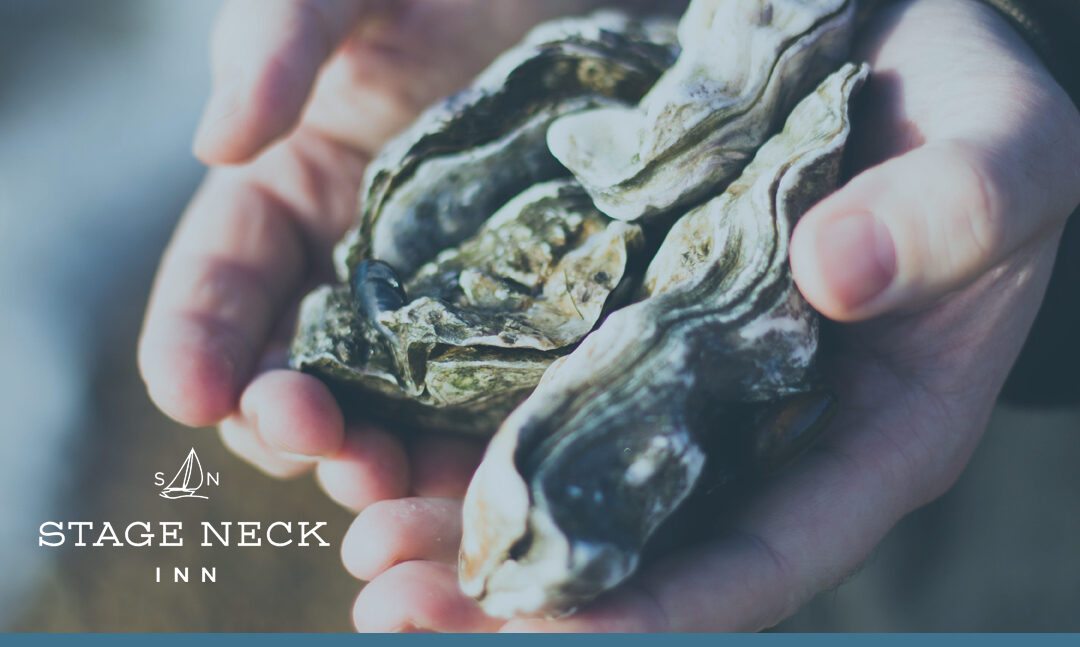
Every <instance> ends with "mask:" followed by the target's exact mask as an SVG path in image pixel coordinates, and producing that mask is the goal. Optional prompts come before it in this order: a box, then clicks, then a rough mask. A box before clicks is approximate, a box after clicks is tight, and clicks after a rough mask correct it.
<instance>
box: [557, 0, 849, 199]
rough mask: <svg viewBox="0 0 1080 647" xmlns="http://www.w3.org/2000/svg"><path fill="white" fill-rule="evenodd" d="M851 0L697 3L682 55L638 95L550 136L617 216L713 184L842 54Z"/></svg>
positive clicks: (732, 171)
mask: <svg viewBox="0 0 1080 647" xmlns="http://www.w3.org/2000/svg"><path fill="white" fill-rule="evenodd" d="M854 4H855V3H854V2H853V0H734V1H727V2H725V1H721V0H712V1H709V2H703V1H697V2H693V3H691V5H690V8H689V10H688V11H687V13H686V15H685V16H684V17H683V19H682V20H681V21H680V23H679V30H678V36H679V41H680V43H681V45H682V47H683V53H682V55H681V56H680V57H679V59H678V61H677V62H676V63H675V65H674V66H673V67H672V68H671V69H670V70H668V71H667V72H666V73H665V74H664V76H663V77H661V79H660V80H659V81H658V82H657V83H656V85H655V86H654V87H653V88H652V89H651V90H650V91H649V93H648V94H647V95H645V97H644V99H643V100H642V101H641V103H640V104H639V105H638V106H636V107H622V106H609V107H604V108H598V109H596V110H589V111H584V112H579V113H575V114H571V115H568V116H566V117H563V118H561V119H559V120H558V121H556V122H555V123H554V124H553V126H552V128H551V129H550V131H549V133H548V145H549V146H550V148H551V151H552V152H553V153H554V154H555V156H556V157H557V158H558V159H559V161H561V162H562V163H563V164H564V165H565V166H566V167H567V168H569V169H570V170H571V171H572V172H573V173H574V175H575V176H576V177H577V178H578V179H579V180H580V181H581V182H582V184H584V185H585V188H586V189H587V190H588V191H589V193H590V195H592V196H593V199H594V200H595V201H596V206H597V207H598V208H599V209H600V210H601V211H603V212H604V213H606V214H608V215H609V216H611V217H613V218H619V219H622V220H636V219H638V218H642V217H647V216H652V215H656V214H662V213H666V212H668V211H670V210H671V209H674V208H677V207H681V206H687V205H691V204H693V203H695V202H700V201H701V200H702V199H703V198H706V197H708V196H710V195H716V193H718V192H719V190H722V189H723V187H724V185H726V183H727V182H729V181H730V180H731V179H732V178H733V177H734V176H735V175H736V174H737V173H738V172H739V171H740V170H741V169H742V167H743V166H745V165H746V163H747V162H748V161H749V159H750V157H751V156H753V154H754V151H755V150H757V148H758V147H759V146H761V144H762V142H764V141H765V139H766V138H767V137H768V136H769V135H771V134H772V133H774V132H776V129H777V127H778V126H779V125H780V124H781V123H783V120H784V118H785V117H786V116H787V114H788V113H789V112H790V111H791V108H792V106H794V105H795V102H797V101H798V100H799V99H801V98H802V97H803V96H805V95H806V93H807V92H809V91H810V90H811V89H812V88H813V87H814V86H816V85H817V84H818V82H819V81H821V79H823V78H824V77H825V75H826V74H828V73H829V72H831V71H833V70H835V69H836V68H837V67H839V66H840V64H841V63H842V62H843V61H844V60H846V58H847V53H848V51H849V48H850V39H851V25H852V20H853V12H854Z"/></svg>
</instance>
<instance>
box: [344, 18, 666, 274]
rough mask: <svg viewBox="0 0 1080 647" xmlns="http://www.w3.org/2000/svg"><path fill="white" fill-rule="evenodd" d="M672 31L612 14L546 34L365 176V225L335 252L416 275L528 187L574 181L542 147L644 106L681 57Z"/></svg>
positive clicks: (425, 120)
mask: <svg viewBox="0 0 1080 647" xmlns="http://www.w3.org/2000/svg"><path fill="white" fill-rule="evenodd" d="M671 24H672V23H671V21H670V20H667V19H655V20H646V21H640V20H635V19H632V18H630V17H628V16H626V15H624V14H622V13H618V12H614V11H605V12H598V13H596V14H593V15H592V16H590V17H587V18H569V19H565V20H559V21H554V22H550V23H546V24H544V25H541V26H540V27H537V28H536V29H535V30H533V31H532V32H531V33H530V34H529V35H528V36H527V37H526V39H525V40H524V42H522V44H521V45H519V46H517V47H515V48H513V49H511V50H509V51H507V52H506V53H504V54H503V55H502V56H500V57H499V59H498V60H496V61H495V62H494V63H493V64H492V65H491V66H490V67H489V68H488V69H487V70H485V71H484V73H483V74H481V75H480V76H479V77H478V78H477V79H476V81H475V82H474V83H473V84H472V85H471V86H470V87H468V88H466V89H465V90H463V91H461V92H460V93H458V94H457V95H455V96H453V97H451V98H450V99H449V100H447V101H445V102H443V103H442V104H439V105H437V106H435V107H433V108H432V109H430V110H428V111H426V112H425V113H424V114H423V115H421V117H420V118H419V119H418V120H417V121H416V122H415V123H414V124H413V125H412V126H411V127H410V128H409V129H408V130H407V131H405V132H404V133H402V134H401V135H400V136H398V137H396V138H394V140H393V141H392V142H390V143H389V144H388V145H387V146H386V148H385V149H384V150H383V151H382V152H381V153H380V154H379V155H378V156H377V157H376V159H374V160H373V161H372V163H371V165H370V166H369V167H368V170H367V181H366V188H365V190H364V191H363V194H362V203H363V212H362V213H361V218H360V225H359V226H358V227H357V228H356V230H355V231H353V232H352V233H350V234H349V235H348V236H346V239H345V241H344V242H343V244H342V245H340V246H339V247H338V253H337V267H338V274H339V278H340V279H341V280H346V279H347V276H348V274H349V273H350V269H351V268H352V267H355V265H356V264H357V262H358V261H359V260H360V259H362V258H378V259H381V260H384V261H386V262H388V263H390V264H391V265H393V266H394V267H395V268H396V269H397V270H398V271H399V272H400V273H401V274H402V275H409V274H411V273H412V272H413V271H415V270H416V269H417V268H418V267H419V266H420V265H421V264H423V263H424V262H427V261H428V260H431V258H432V257H433V256H434V255H435V254H436V253H438V252H439V251H441V250H443V249H447V248H449V247H453V246H455V245H457V244H458V243H459V242H461V241H462V240H464V239H465V238H466V237H468V236H469V235H471V234H472V232H473V231H475V230H476V228H477V227H478V226H479V225H480V224H481V223H482V222H483V221H484V220H486V219H487V218H488V216H490V215H491V214H492V213H493V212H494V211H495V210H496V209H497V208H499V207H500V206H502V205H503V204H505V203H506V202H507V201H508V200H509V199H510V198H512V197H514V196H515V195H517V194H518V193H520V192H521V191H523V190H524V189H525V188H526V187H528V186H530V185H532V184H534V183H537V182H543V181H546V180H550V179H554V178H557V177H561V176H565V175H567V172H566V169H565V168H563V167H562V166H561V165H560V164H559V163H558V161H557V160H556V159H555V158H554V157H552V155H551V153H550V152H549V151H548V149H547V146H546V144H545V137H546V134H547V129H548V126H549V125H550V124H551V122H552V121H553V120H554V119H555V118H557V117H559V116H562V115H564V114H567V113H570V112H574V111H577V110H582V109H585V108H590V107H595V106H599V105H611V106H615V105H623V104H632V103H635V102H637V101H638V100H639V99H640V98H641V96H642V95H643V94H644V93H645V92H646V91H647V90H648V89H649V88H650V87H651V86H652V85H653V84H654V83H655V81H656V79H657V78H658V77H659V76H660V74H661V73H662V72H663V71H664V70H665V69H667V67H668V66H670V65H671V63H672V61H674V59H675V54H676V51H677V48H676V45H675V43H674V40H673V36H674V33H673V29H672V28H671Z"/></svg>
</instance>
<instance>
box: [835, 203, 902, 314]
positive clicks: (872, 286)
mask: <svg viewBox="0 0 1080 647" xmlns="http://www.w3.org/2000/svg"><path fill="white" fill-rule="evenodd" d="M816 247H817V256H818V259H819V260H818V262H819V267H820V268H821V272H822V274H823V278H824V280H825V282H826V284H827V285H829V286H830V287H831V289H832V292H833V294H834V295H835V296H836V298H837V299H839V300H840V302H841V303H843V304H844V305H845V306H847V307H849V308H853V307H857V306H861V305H863V304H865V303H867V302H869V301H870V300H871V299H873V298H875V297H877V296H879V295H880V294H881V293H883V292H884V291H885V289H886V288H888V287H889V285H891V284H892V282H893V279H894V278H895V277H896V247H895V246H894V244H893V239H892V235H891V234H890V233H889V230H888V228H886V227H885V225H884V224H882V222H881V221H880V220H878V219H877V218H876V217H874V215H873V214H871V213H867V212H857V213H852V214H846V215H843V216H839V217H836V218H833V219H831V220H830V221H828V222H827V223H824V224H823V225H822V226H821V228H820V229H819V230H818V235H817V241H816Z"/></svg>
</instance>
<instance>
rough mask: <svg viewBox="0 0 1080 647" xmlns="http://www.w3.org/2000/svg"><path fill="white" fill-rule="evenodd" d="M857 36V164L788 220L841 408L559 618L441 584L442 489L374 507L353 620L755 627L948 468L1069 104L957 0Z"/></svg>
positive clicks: (352, 554)
mask: <svg viewBox="0 0 1080 647" xmlns="http://www.w3.org/2000/svg"><path fill="white" fill-rule="evenodd" d="M861 40H862V42H861V43H860V45H859V55H860V56H862V57H864V58H866V59H867V60H869V61H870V62H871V64H872V65H873V67H874V70H875V74H874V76H873V78H872V80H871V82H870V84H869V85H868V87H867V89H866V90H865V95H864V98H863V99H862V104H863V111H862V114H860V115H859V119H858V122H857V124H856V126H857V129H856V133H855V135H854V140H853V142H852V150H851V155H850V161H851V162H852V167H853V169H855V170H862V172H861V173H859V174H858V175H856V176H855V177H854V179H852V180H851V181H850V182H849V183H847V185H846V186H844V187H843V188H842V189H841V190H839V191H838V192H836V193H835V194H834V195H832V196H830V197H829V198H827V199H826V200H824V201H823V202H822V203H820V204H819V205H817V206H816V207H815V208H814V209H812V210H811V211H810V212H809V213H808V214H806V215H805V217H804V218H803V219H802V221H801V222H800V224H799V226H798V228H797V230H796V232H795V234H794V238H793V242H792V249H791V262H792V268H793V272H794V276H795V279H796V281H797V283H798V285H799V287H800V289H801V290H802V292H803V294H804V295H805V296H806V298H807V299H808V300H809V301H810V302H811V303H812V304H813V305H814V306H815V307H816V308H818V309H819V310H820V311H821V312H823V313H824V314H825V315H827V316H828V317H830V318H832V319H834V320H836V321H839V322H846V323H844V324H835V325H831V326H829V327H827V328H826V330H825V342H824V343H825V346H824V347H825V350H826V351H827V354H828V357H829V358H830V359H829V360H828V365H827V367H826V369H827V371H828V373H829V375H830V378H831V380H832V382H833V383H834V384H835V385H836V386H837V388H838V391H839V394H840V401H841V407H842V410H841V413H840V414H839V417H838V418H837V419H836V420H835V422H834V423H833V425H832V427H831V429H830V431H829V433H827V434H826V436H825V437H824V438H823V439H822V440H821V442H820V443H819V444H818V445H816V446H815V447H814V448H813V449H812V450H811V451H810V452H809V453H808V454H807V455H805V456H804V457H803V458H802V459H801V460H800V461H798V462H797V463H796V464H794V465H793V466H792V467H790V468H789V469H788V470H786V471H785V472H784V473H782V474H781V475H779V476H778V478H776V479H775V480H773V481H772V482H771V484H770V485H769V486H768V487H767V489H766V490H765V491H763V492H760V493H759V494H758V495H756V498H755V499H754V500H753V501H752V502H750V503H749V505H747V506H746V508H745V509H744V510H743V511H742V512H741V513H740V514H739V515H738V516H737V517H736V518H734V519H731V520H722V528H723V530H721V531H719V532H718V533H717V534H716V536H715V537H714V538H713V539H711V540H710V541H708V542H707V543H704V544H701V545H698V546H695V547H693V548H690V549H687V550H686V551H685V552H682V553H681V554H674V555H671V556H669V557H667V558H666V559H663V560H662V561H660V562H659V563H655V564H653V565H651V566H649V567H647V568H646V569H644V570H643V572H641V573H639V574H638V575H637V576H635V577H634V578H633V579H632V580H631V581H630V582H628V583H627V584H625V585H624V586H622V587H620V588H619V589H617V590H615V591H613V592H611V593H610V594H608V595H606V596H605V597H603V598H601V599H599V600H598V601H596V602H595V603H594V604H592V605H590V606H589V607H587V608H586V609H583V610H582V611H581V612H580V613H578V614H576V615H573V616H571V617H569V618H566V619H562V620H555V621H543V620H518V621H512V622H505V621H501V620H497V619H493V618H489V617H487V616H485V615H484V614H483V613H481V612H480V610H479V609H478V607H476V605H475V604H473V603H472V602H471V601H469V600H467V599H465V598H464V597H463V596H462V594H461V593H460V592H459V591H458V589H457V586H456V575H455V571H454V566H453V564H454V560H455V557H456V551H455V550H452V547H454V546H456V543H457V540H458V538H459V533H460V521H459V520H458V516H459V514H460V503H459V502H458V501H454V500H452V499H406V500H401V501H386V502H382V503H378V504H376V505H374V506H371V507H370V508H368V509H367V510H365V511H364V512H363V513H362V514H361V515H360V516H359V517H358V519H357V520H356V522H355V523H354V525H353V527H352V529H351V530H350V533H349V536H348V537H347V538H346V543H345V545H344V548H343V555H344V559H345V562H346V565H347V566H348V567H349V569H350V570H351V571H352V572H353V573H354V574H355V575H357V576H358V577H360V578H362V579H369V580H372V581H371V582H370V583H369V584H368V585H367V586H366V587H365V588H364V589H363V590H362V591H361V593H360V596H359V598H358V599H357V602H356V605H355V608H354V619H355V623H356V625H357V627H358V628H359V629H361V630H375V631H385V630H408V629H423V630H452V631H465V630H483V631H487V630H496V629H501V630H506V631H517V630H524V631H665V630H670V631H714V630H738V631H748V630H758V629H761V628H763V627H768V626H770V625H773V624H775V623H776V622H778V621H780V620H781V619H783V618H785V617H786V616H788V615H790V614H791V613H793V612H794V611H795V610H796V609H798V608H799V607H800V606H801V605H802V604H804V603H805V602H807V601H808V600H809V599H810V598H811V597H813V596H814V595H815V594H817V593H819V592H821V591H823V590H826V589H828V588H830V587H833V586H836V585H837V584H838V583H839V582H840V581H842V580H843V578H845V577H846V576H847V575H849V574H850V573H852V572H853V571H854V570H855V569H856V568H857V567H858V566H859V565H860V563H861V562H862V561H863V560H864V559H866V557H867V555H869V553H870V552H871V550H872V549H873V547H874V546H875V545H876V544H877V543H878V542H879V541H880V540H881V539H882V537H884V535H885V534H886V533H887V532H888V531H889V529H890V528H891V527H892V526H893V525H894V524H895V523H896V522H897V521H898V520H899V519H900V518H901V517H903V516H904V515H905V514H907V513H908V512H910V511H911V510H913V509H915V508H918V507H920V506H922V505H924V504H926V503H927V502H929V501H931V500H933V499H934V498H936V497H937V496H939V495H940V494H941V493H943V492H944V491H945V490H946V489H948V487H949V486H950V485H951V484H952V483H953V482H954V480H955V479H956V478H957V476H958V475H959V474H960V472H961V470H962V469H963V467H964V465H965V464H966V463H967V461H968V459H969V457H970V456H971V453H972V451H973V450H974V448H975V446H976V444H977V443H978V441H979V439H980V437H981V435H982V433H983V430H984V428H985V426H986V422H987V419H988V417H989V414H990V410H991V408H992V406H993V404H994V401H995V398H996V396H997V394H998V391H999V390H1000V388H1001V385H1002V383H1003V381H1004V379H1005V376H1006V374H1007V372H1008V370H1009V368H1010V366H1011V365H1012V363H1013V361H1014V360H1015V358H1016V355H1017V354H1018V352H1019V349H1020V347H1021V344H1022V342H1023V340H1024V338H1025V336H1026V334H1027V331H1028V329H1029V327H1030V325H1031V322H1032V319H1033V318H1034V315H1035V312H1036V310H1037V309H1038V306H1039V303H1040V301H1041V298H1042V294H1043V290H1044V289H1045V285H1046V282H1047V279H1048V275H1049V273H1050V269H1051V266H1052V264H1053V259H1054V254H1055V249H1056V244H1057V241H1058V238H1059V235H1060V232H1061V229H1062V227H1063V225H1064V223H1065V221H1066V219H1067V217H1068V215H1069V214H1070V212H1072V210H1073V209H1074V208H1075V207H1076V205H1077V203H1078V202H1080V114H1078V113H1077V110H1076V108H1075V107H1074V106H1073V104H1072V103H1071V102H1070V101H1069V99H1068V97H1067V96H1066V95H1065V93H1064V92H1063V91H1062V89H1061V88H1060V87H1058V85H1057V84H1056V83H1055V82H1054V80H1053V79H1052V78H1051V76H1050V75H1049V73H1048V72H1047V71H1046V69H1045V68H1044V66H1043V65H1042V64H1041V63H1040V61H1039V60H1038V59H1037V58H1036V56H1035V54H1034V53H1033V52H1032V51H1031V50H1030V49H1029V48H1028V47H1027V45H1026V44H1025V43H1024V42H1023V40H1022V39H1021V38H1020V37H1019V36H1018V35H1017V34H1016V33H1015V32H1013V31H1012V30H1011V28H1010V27H1009V25H1008V24H1007V23H1006V22H1005V21H1004V20H1003V19H1002V18H1001V17H1000V16H998V15H997V14H996V13H995V12H994V11H993V10H991V9H989V8H987V7H986V6H985V5H982V4H979V3H978V2H975V1H974V0H909V1H907V2H903V3H901V4H898V5H895V6H893V7H892V8H891V9H889V10H888V11H887V12H886V13H883V14H882V15H880V16H878V17H876V18H875V20H874V23H873V24H872V25H871V26H870V28H869V29H867V30H866V31H865V32H864V33H863V34H862V39H861ZM460 485H461V486H462V487H463V486H464V482H462V483H461V484H460Z"/></svg>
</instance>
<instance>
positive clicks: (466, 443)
mask: <svg viewBox="0 0 1080 647" xmlns="http://www.w3.org/2000/svg"><path fill="white" fill-rule="evenodd" d="M484 444H485V443H484V441H483V440H481V439H473V438H467V437H461V436H444V435H438V434H425V435H423V436H421V437H420V438H419V439H417V440H416V441H415V442H413V443H412V445H411V446H410V447H409V465H410V470H411V473H412V493H413V494H415V495H417V496H422V497H448V498H462V497H464V496H465V490H466V488H468V486H469V480H470V479H472V475H473V472H475V471H476V466H477V465H479V464H480V459H481V458H483V455H484Z"/></svg>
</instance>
